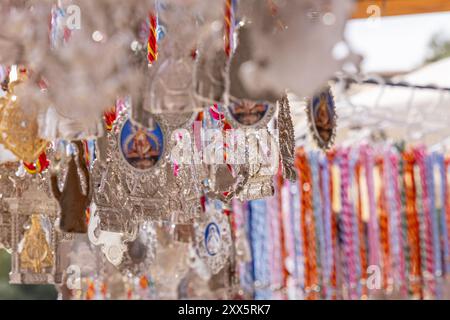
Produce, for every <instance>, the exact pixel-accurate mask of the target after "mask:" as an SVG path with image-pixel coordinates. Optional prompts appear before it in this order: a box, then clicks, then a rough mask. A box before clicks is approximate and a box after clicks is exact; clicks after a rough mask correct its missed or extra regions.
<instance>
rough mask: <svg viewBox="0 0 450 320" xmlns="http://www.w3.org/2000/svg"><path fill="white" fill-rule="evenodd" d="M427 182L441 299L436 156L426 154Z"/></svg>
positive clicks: (440, 252) (436, 272)
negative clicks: (435, 174) (435, 175)
mask: <svg viewBox="0 0 450 320" xmlns="http://www.w3.org/2000/svg"><path fill="white" fill-rule="evenodd" d="M425 165H426V167H425V168H426V183H427V191H428V197H427V198H428V203H429V216H430V220H431V233H432V240H433V252H434V270H433V276H434V277H435V297H436V298H437V299H441V296H442V293H441V287H440V286H439V285H438V281H437V279H439V278H440V277H441V276H442V251H441V243H440V228H439V216H438V212H437V210H436V190H435V183H436V181H435V178H434V173H435V172H434V156H433V155H426V158H425Z"/></svg>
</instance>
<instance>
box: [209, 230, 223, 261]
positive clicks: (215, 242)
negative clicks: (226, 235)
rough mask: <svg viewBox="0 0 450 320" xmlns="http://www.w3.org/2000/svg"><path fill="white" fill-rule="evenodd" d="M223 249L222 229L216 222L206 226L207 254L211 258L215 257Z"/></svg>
mask: <svg viewBox="0 0 450 320" xmlns="http://www.w3.org/2000/svg"><path fill="white" fill-rule="evenodd" d="M221 247H222V242H221V238H220V229H219V226H218V225H217V224H216V223H215V222H211V223H210V224H208V225H207V226H206V229H205V248H206V252H207V253H208V254H209V255H210V256H215V255H216V254H217V253H219V251H220V249H221Z"/></svg>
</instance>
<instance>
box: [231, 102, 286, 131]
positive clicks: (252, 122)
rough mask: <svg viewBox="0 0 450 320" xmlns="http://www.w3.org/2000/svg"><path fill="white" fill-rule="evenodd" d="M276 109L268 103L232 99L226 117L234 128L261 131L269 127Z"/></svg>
mask: <svg viewBox="0 0 450 320" xmlns="http://www.w3.org/2000/svg"><path fill="white" fill-rule="evenodd" d="M276 109H277V108H276V106H275V105H274V104H271V103H268V102H257V101H251V100H246V99H234V98H230V104H229V105H228V107H227V108H225V115H226V118H227V120H228V121H229V122H230V124H231V126H232V127H233V128H241V129H247V128H252V129H260V128H265V127H267V124H268V123H269V122H270V121H271V120H272V118H273V116H274V115H275V112H276Z"/></svg>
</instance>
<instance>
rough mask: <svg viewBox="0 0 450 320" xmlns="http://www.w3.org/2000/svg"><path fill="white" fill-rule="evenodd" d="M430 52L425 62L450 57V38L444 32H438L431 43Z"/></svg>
mask: <svg viewBox="0 0 450 320" xmlns="http://www.w3.org/2000/svg"><path fill="white" fill-rule="evenodd" d="M428 50H429V52H428V55H427V58H426V61H425V63H431V62H436V61H438V60H441V59H445V58H448V57H450V38H449V36H448V34H445V33H444V32H439V33H436V34H434V35H433V36H432V38H431V40H430V43H429V49H428Z"/></svg>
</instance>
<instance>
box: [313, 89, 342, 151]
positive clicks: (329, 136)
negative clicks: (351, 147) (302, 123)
mask: <svg viewBox="0 0 450 320" xmlns="http://www.w3.org/2000/svg"><path fill="white" fill-rule="evenodd" d="M306 113H307V116H308V122H309V128H310V131H311V134H312V136H313V138H314V140H315V141H316V143H317V145H318V146H319V148H321V149H322V150H328V149H330V148H331V147H332V146H333V143H334V139H335V136H336V126H337V124H336V122H337V114H336V105H335V102H334V97H333V93H332V92H331V87H330V86H327V87H325V88H324V89H322V90H321V91H320V92H318V93H317V94H316V95H314V97H313V98H312V99H310V100H309V101H308V104H307V107H306Z"/></svg>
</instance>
